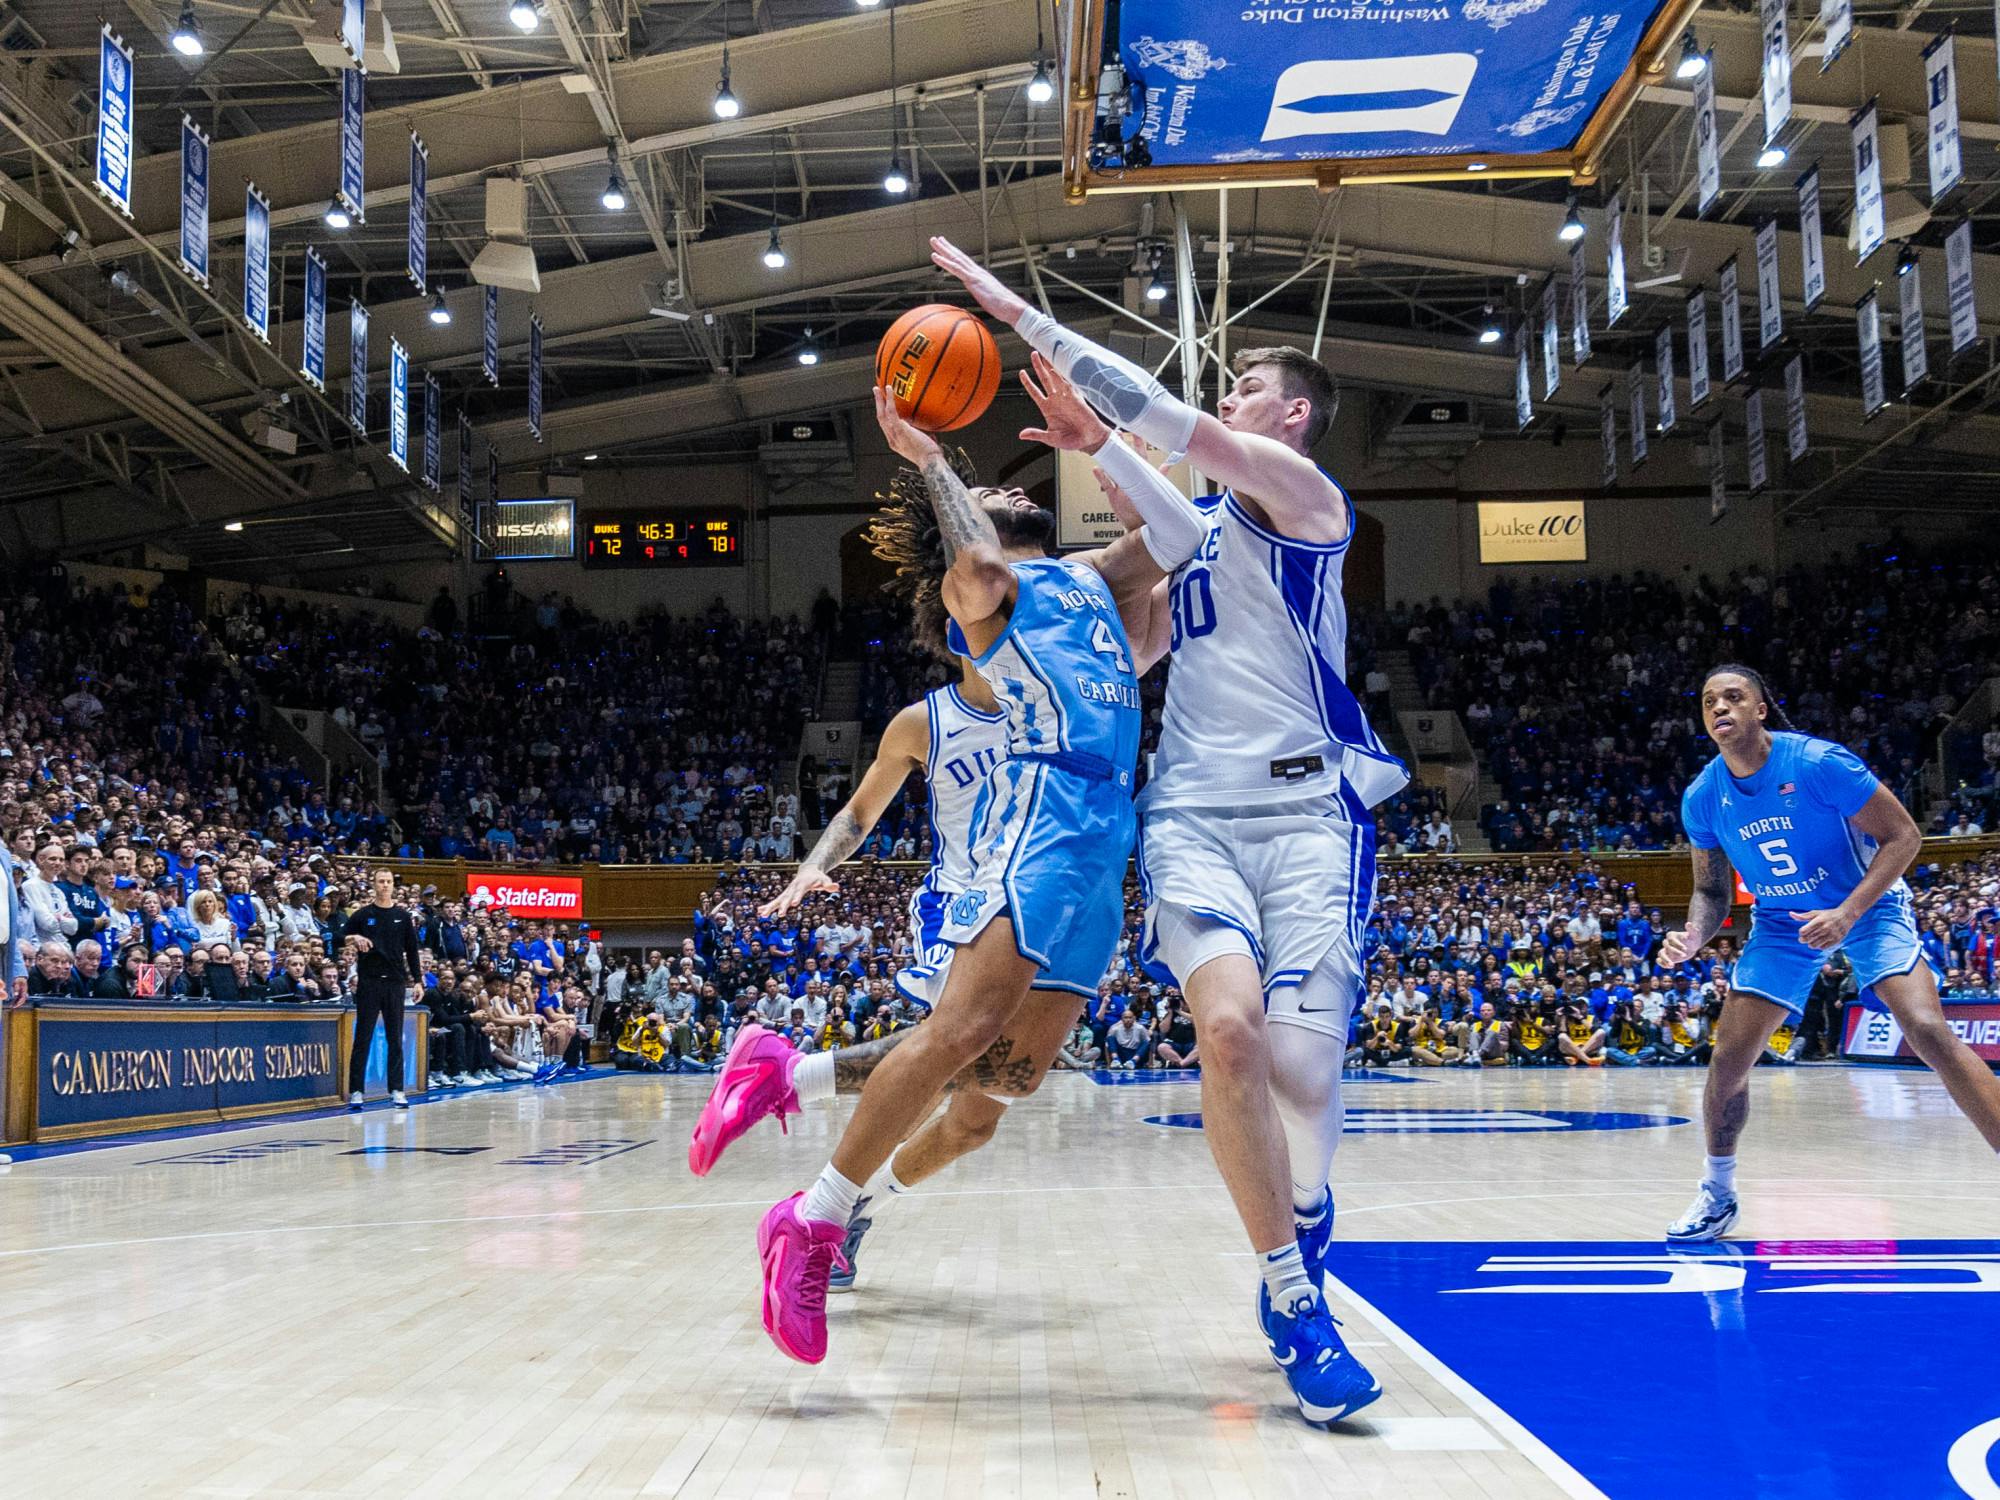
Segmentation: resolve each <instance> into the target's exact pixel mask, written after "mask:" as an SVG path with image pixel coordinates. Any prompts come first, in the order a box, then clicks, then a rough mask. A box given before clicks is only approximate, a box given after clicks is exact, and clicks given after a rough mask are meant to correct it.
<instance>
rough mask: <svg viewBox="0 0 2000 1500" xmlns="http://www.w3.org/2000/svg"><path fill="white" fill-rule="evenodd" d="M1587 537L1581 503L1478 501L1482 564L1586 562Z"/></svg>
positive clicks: (1558, 501)
mask: <svg viewBox="0 0 2000 1500" xmlns="http://www.w3.org/2000/svg"><path fill="white" fill-rule="evenodd" d="M1589 557H1590V547H1589V538H1588V535H1587V533H1586V532H1585V529H1584V519H1583V502H1582V501H1581V500H1482V501H1480V502H1479V560H1480V561H1481V562H1482V563H1546V562H1586V561H1588V560H1589Z"/></svg>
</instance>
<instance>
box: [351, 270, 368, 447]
mask: <svg viewBox="0 0 2000 1500" xmlns="http://www.w3.org/2000/svg"><path fill="white" fill-rule="evenodd" d="M350 309H351V310H350V311H349V312H348V315H347V420H348V423H349V425H351V426H352V427H353V428H354V430H355V432H357V433H359V434H360V435H362V436H364V437H365V436H367V433H368V309H367V308H365V307H363V306H362V305H361V301H360V299H359V298H356V299H355V300H354V301H353V302H352V303H351V304H350Z"/></svg>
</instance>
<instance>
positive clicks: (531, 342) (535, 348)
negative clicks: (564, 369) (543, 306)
mask: <svg viewBox="0 0 2000 1500" xmlns="http://www.w3.org/2000/svg"><path fill="white" fill-rule="evenodd" d="M528 431H529V432H531V433H533V434H534V437H535V441H536V442H538V443H539V442H540V441H541V440H542V319H541V316H540V314H537V315H535V316H534V317H532V318H530V319H528Z"/></svg>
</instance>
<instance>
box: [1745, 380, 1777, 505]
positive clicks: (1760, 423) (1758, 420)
mask: <svg viewBox="0 0 2000 1500" xmlns="http://www.w3.org/2000/svg"><path fill="white" fill-rule="evenodd" d="M1743 422H1744V426H1745V427H1746V428H1747V429H1748V432H1747V435H1746V441H1745V443H1744V446H1745V448H1747V449H1748V451H1749V457H1750V461H1749V464H1748V466H1747V467H1748V472H1749V476H1750V493H1751V494H1753V495H1754V494H1756V493H1757V492H1758V491H1759V490H1761V489H1763V488H1764V486H1765V485H1766V484H1767V483H1769V482H1770V470H1769V468H1768V461H1769V460H1768V455H1766V453H1765V452H1764V388H1763V387H1762V386H1761V385H1753V386H1751V387H1750V399H1749V402H1748V403H1747V404H1746V405H1745V406H1744V408H1743Z"/></svg>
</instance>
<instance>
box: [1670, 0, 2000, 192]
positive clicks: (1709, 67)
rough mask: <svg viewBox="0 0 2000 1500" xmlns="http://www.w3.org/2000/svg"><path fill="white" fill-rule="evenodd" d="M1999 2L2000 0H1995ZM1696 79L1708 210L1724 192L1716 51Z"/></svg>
mask: <svg viewBox="0 0 2000 1500" xmlns="http://www.w3.org/2000/svg"><path fill="white" fill-rule="evenodd" d="M1996 3H2000V0H1996ZM1703 63H1704V66H1703V67H1702V70H1701V71H1700V72H1699V73H1697V74H1696V75H1695V79H1694V161H1695V212H1696V213H1697V214H1706V213H1707V212H1708V211H1709V209H1710V208H1712V207H1714V205H1715V200H1716V198H1717V197H1718V196H1720V195H1721V192H1722V156H1721V153H1720V151H1719V150H1718V148H1717V144H1716V139H1715V53H1714V52H1713V51H1711V52H1709V53H1708V55H1707V56H1706V57H1705V58H1704V59H1703Z"/></svg>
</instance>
